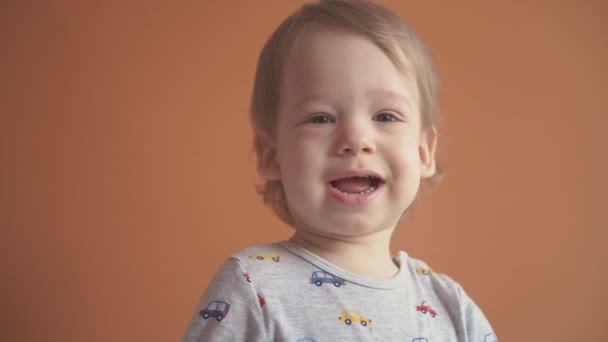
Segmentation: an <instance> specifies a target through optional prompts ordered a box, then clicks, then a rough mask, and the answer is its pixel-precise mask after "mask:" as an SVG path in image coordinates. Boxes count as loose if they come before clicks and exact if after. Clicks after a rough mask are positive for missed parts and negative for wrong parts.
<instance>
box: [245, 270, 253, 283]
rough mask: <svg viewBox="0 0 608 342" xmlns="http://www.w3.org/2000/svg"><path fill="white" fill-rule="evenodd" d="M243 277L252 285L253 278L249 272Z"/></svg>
mask: <svg viewBox="0 0 608 342" xmlns="http://www.w3.org/2000/svg"><path fill="white" fill-rule="evenodd" d="M243 277H245V279H247V281H248V282H250V283H251V277H250V276H249V272H245V273H243Z"/></svg>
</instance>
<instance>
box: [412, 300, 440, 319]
mask: <svg viewBox="0 0 608 342" xmlns="http://www.w3.org/2000/svg"><path fill="white" fill-rule="evenodd" d="M425 303H426V301H425V300H423V301H422V303H421V304H420V305H418V306H416V311H420V312H422V313H423V314H426V313H427V312H428V313H429V314H430V315H431V317H435V316H437V315H438V313H437V311H435V310H434V309H433V308H431V306H430V305H427V304H425Z"/></svg>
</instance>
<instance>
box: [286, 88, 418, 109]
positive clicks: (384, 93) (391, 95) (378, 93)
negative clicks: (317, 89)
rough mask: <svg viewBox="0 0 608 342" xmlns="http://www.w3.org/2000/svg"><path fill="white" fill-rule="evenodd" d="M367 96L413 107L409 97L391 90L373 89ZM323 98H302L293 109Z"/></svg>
mask: <svg viewBox="0 0 608 342" xmlns="http://www.w3.org/2000/svg"><path fill="white" fill-rule="evenodd" d="M365 95H366V96H368V97H373V98H385V99H386V98H388V99H391V100H397V101H402V102H404V103H405V104H406V105H407V106H408V107H410V108H411V107H412V104H411V102H410V100H409V99H408V98H407V97H405V96H404V95H403V94H400V93H398V92H395V91H392V90H389V89H384V88H373V89H369V90H368V91H366V92H365ZM322 98H323V95H321V94H311V95H306V96H304V97H302V98H301V99H299V100H298V102H296V103H295V104H294V105H293V107H292V108H299V107H301V106H302V105H304V104H305V103H307V102H312V101H319V100H321V99H322Z"/></svg>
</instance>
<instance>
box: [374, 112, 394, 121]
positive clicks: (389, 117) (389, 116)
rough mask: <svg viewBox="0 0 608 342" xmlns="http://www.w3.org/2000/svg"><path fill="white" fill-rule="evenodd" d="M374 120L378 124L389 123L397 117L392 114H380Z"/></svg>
mask: <svg viewBox="0 0 608 342" xmlns="http://www.w3.org/2000/svg"><path fill="white" fill-rule="evenodd" d="M375 120H376V121H380V122H391V121H397V117H396V116H395V115H394V114H392V113H380V114H378V115H377V116H376V119H375Z"/></svg>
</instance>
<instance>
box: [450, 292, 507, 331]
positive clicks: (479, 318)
mask: <svg viewBox="0 0 608 342" xmlns="http://www.w3.org/2000/svg"><path fill="white" fill-rule="evenodd" d="M458 297H459V300H460V308H461V310H462V311H461V314H462V318H463V320H464V322H463V326H464V328H465V331H464V332H461V333H463V335H465V336H466V337H465V339H464V340H465V341H482V342H497V341H498V338H497V337H496V334H495V333H494V330H493V329H492V326H491V325H490V322H489V321H488V319H487V318H486V316H485V315H484V314H483V312H482V311H481V309H480V308H479V306H477V304H475V302H474V301H473V300H472V299H471V298H470V297H469V296H468V295H467V294H466V292H465V291H464V289H463V288H462V286H460V285H458Z"/></svg>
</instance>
